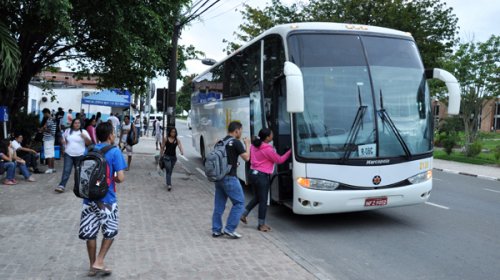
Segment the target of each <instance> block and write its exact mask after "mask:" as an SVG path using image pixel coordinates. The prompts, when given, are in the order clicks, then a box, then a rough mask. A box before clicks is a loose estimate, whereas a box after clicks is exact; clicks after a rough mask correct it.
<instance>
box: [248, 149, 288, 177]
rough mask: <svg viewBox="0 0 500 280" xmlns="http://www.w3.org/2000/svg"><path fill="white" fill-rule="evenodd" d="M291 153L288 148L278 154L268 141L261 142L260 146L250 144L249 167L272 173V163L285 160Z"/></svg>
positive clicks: (279, 162)
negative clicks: (283, 152) (281, 153)
mask: <svg viewBox="0 0 500 280" xmlns="http://www.w3.org/2000/svg"><path fill="white" fill-rule="evenodd" d="M291 153H292V151H291V150H288V151H287V152H286V153H285V154H283V155H282V156H280V155H279V154H278V153H276V151H275V150H274V148H273V146H271V145H269V144H268V143H265V142H262V144H261V145H260V147H258V148H257V147H255V146H254V145H252V146H251V147H250V168H251V169H253V170H257V171H260V172H263V173H266V174H272V173H273V171H274V164H275V163H277V164H281V163H283V162H285V161H286V160H287V159H288V158H289V157H290V154H291Z"/></svg>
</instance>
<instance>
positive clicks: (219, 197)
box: [212, 121, 250, 239]
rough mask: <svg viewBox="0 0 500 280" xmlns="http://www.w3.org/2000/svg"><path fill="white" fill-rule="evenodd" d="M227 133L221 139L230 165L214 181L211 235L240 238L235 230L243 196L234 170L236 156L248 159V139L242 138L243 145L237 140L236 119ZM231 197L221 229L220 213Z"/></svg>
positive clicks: (239, 132) (238, 130)
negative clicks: (228, 209)
mask: <svg viewBox="0 0 500 280" xmlns="http://www.w3.org/2000/svg"><path fill="white" fill-rule="evenodd" d="M227 130H228V135H227V136H226V137H225V138H224V139H223V140H222V141H223V143H224V146H225V148H226V153H227V164H228V165H229V166H230V167H231V168H230V170H229V172H228V173H227V174H226V175H225V176H224V177H223V178H222V179H221V180H218V181H215V201H214V213H213V216H212V236H213V237H220V236H222V235H223V234H225V235H227V236H229V237H230V238H233V239H237V238H241V234H239V233H237V232H236V227H238V223H239V221H240V217H241V215H242V214H243V211H244V210H245V209H244V207H245V196H244V194H243V188H242V186H241V184H240V181H239V179H238V177H236V170H237V168H238V157H241V158H242V159H243V160H245V161H249V160H250V140H249V139H247V138H244V139H243V141H244V143H245V147H243V144H241V142H240V141H239V140H240V138H241V134H242V131H243V126H242V124H241V123H240V122H238V121H232V122H231V123H230V124H229V126H228V128H227ZM228 198H229V199H231V202H232V204H233V206H232V207H231V211H230V212H229V216H228V218H227V222H226V227H225V228H224V230H223V229H222V214H224V210H225V208H226V201H227V199H228Z"/></svg>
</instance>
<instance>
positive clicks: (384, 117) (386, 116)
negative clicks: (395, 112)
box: [378, 89, 412, 159]
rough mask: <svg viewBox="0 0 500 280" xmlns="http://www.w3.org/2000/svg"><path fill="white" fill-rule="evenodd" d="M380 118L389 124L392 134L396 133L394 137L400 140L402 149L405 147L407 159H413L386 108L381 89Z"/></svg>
mask: <svg viewBox="0 0 500 280" xmlns="http://www.w3.org/2000/svg"><path fill="white" fill-rule="evenodd" d="M378 113H379V116H380V118H381V119H382V122H384V123H387V124H388V125H389V127H390V128H391V130H392V132H394V135H396V138H397V139H398V142H399V144H401V147H403V150H404V152H405V154H406V157H407V158H408V159H410V158H411V157H412V154H411V152H410V149H409V148H408V145H406V142H405V140H404V139H403V136H401V133H399V131H398V129H397V127H396V125H395V124H394V122H393V121H392V119H391V117H390V116H389V113H387V111H386V110H385V108H384V100H383V98H382V89H380V110H378Z"/></svg>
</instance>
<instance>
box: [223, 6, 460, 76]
mask: <svg viewBox="0 0 500 280" xmlns="http://www.w3.org/2000/svg"><path fill="white" fill-rule="evenodd" d="M452 12H453V9H452V8H449V7H446V5H445V3H441V1H440V0H393V1H387V0H310V1H308V2H298V3H297V4H292V5H290V6H287V5H285V4H283V3H281V1H280V0H272V1H271V3H270V4H268V5H267V6H266V7H264V8H263V9H258V8H252V7H250V6H249V5H245V8H244V10H243V11H242V15H243V19H244V20H245V22H244V23H243V24H241V25H240V26H239V30H240V32H236V33H235V36H236V39H237V41H236V42H231V41H229V40H226V42H227V43H228V46H227V47H226V51H233V50H235V48H237V47H238V46H239V45H240V44H241V43H242V42H247V41H249V40H250V39H252V38H254V37H255V36H257V35H258V34H260V33H261V32H263V31H264V30H266V29H268V28H270V27H272V26H274V25H277V24H283V23H289V22H311V21H322V22H342V23H353V24H365V25H376V26H381V27H388V28H394V29H398V30H402V31H406V32H410V33H411V34H412V36H413V37H414V38H415V41H416V42H417V45H418V46H419V48H420V51H421V53H422V57H423V61H424V64H425V66H426V67H435V66H437V61H438V58H439V57H442V56H443V55H444V54H445V53H447V52H451V47H452V46H453V45H454V44H455V37H456V35H457V21H458V19H457V17H456V16H455V15H454V14H453V13H452Z"/></svg>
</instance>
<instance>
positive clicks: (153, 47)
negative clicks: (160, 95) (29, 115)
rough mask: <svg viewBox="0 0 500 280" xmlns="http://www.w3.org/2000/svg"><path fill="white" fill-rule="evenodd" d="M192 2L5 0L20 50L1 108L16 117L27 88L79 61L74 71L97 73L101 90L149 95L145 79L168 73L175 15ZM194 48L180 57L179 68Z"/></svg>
mask: <svg viewBox="0 0 500 280" xmlns="http://www.w3.org/2000/svg"><path fill="white" fill-rule="evenodd" d="M188 3H189V0H156V1H121V0H107V1H97V0H90V1H89V0H0V7H2V9H1V10H0V21H3V22H4V24H6V25H7V26H8V29H9V31H10V32H11V34H13V37H14V38H16V40H17V45H18V48H19V50H20V53H21V55H20V71H19V75H18V78H17V80H16V81H15V82H16V83H15V84H16V85H15V87H14V89H13V90H11V89H8V88H6V87H0V104H2V105H7V106H9V107H10V108H11V110H12V111H13V112H14V113H16V112H17V111H19V109H21V108H22V107H23V106H25V105H26V101H27V90H28V84H29V82H30V80H31V78H32V77H33V76H34V75H36V74H37V73H39V72H40V71H41V70H42V69H44V68H47V67H49V66H52V65H55V64H57V63H58V62H61V61H68V60H71V61H74V62H75V63H74V64H73V65H72V67H74V70H78V71H80V72H81V73H84V74H85V73H90V72H93V73H96V74H98V75H99V76H100V77H101V80H100V84H101V85H102V86H113V87H121V88H129V89H133V90H134V91H136V92H145V89H146V78H148V77H155V76H156V75H157V74H163V75H166V74H168V73H167V72H168V69H167V68H168V67H167V65H168V61H169V58H170V55H169V52H168V49H169V44H170V42H171V40H170V39H171V38H170V37H171V35H172V28H171V27H172V26H173V24H174V22H175V20H177V18H176V17H175V16H174V15H177V14H178V13H177V11H178V10H180V9H182V8H183V7H185V6H186V5H187V4H188ZM194 55H196V52H195V51H194V48H193V47H184V48H181V49H180V52H179V62H180V63H179V64H178V65H180V66H179V69H178V71H179V70H180V68H182V67H183V66H184V63H183V61H184V60H185V59H187V58H188V57H189V56H194Z"/></svg>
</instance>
